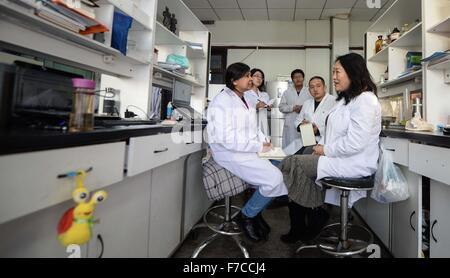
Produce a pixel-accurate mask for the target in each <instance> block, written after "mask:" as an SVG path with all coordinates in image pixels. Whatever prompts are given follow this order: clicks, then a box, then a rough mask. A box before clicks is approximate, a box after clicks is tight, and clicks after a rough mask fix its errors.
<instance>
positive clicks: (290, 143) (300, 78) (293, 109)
mask: <svg viewBox="0 0 450 278" xmlns="http://www.w3.org/2000/svg"><path fill="white" fill-rule="evenodd" d="M291 79H292V86H290V87H289V88H288V89H287V90H286V91H285V92H284V93H283V96H282V97H281V102H280V105H279V108H280V112H281V113H284V115H285V120H284V126H283V143H282V148H283V150H284V152H285V153H286V154H288V155H291V154H294V153H295V152H297V151H298V150H299V149H300V147H301V144H300V135H299V133H298V131H297V126H298V125H296V124H295V119H296V118H297V115H298V114H299V113H300V111H301V110H302V106H303V104H304V103H305V101H306V100H308V99H312V96H311V94H310V93H309V90H308V88H307V87H303V82H304V80H305V73H304V72H303V71H302V70H301V69H296V70H294V71H293V72H292V73H291Z"/></svg>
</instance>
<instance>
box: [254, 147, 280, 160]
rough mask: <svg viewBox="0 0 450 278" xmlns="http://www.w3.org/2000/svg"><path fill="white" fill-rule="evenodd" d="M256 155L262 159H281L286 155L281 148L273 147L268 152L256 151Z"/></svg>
mask: <svg viewBox="0 0 450 278" xmlns="http://www.w3.org/2000/svg"><path fill="white" fill-rule="evenodd" d="M258 156H259V157H260V158H262V159H272V160H282V159H284V158H285V157H286V154H285V153H284V151H283V149H281V148H273V149H272V150H271V151H270V152H267V153H258Z"/></svg>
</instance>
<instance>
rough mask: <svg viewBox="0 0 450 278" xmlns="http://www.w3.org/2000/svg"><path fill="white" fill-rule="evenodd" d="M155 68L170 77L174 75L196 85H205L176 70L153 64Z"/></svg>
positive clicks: (200, 86) (201, 86)
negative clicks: (172, 70)
mask: <svg viewBox="0 0 450 278" xmlns="http://www.w3.org/2000/svg"><path fill="white" fill-rule="evenodd" d="M153 69H154V71H155V72H160V73H162V74H165V75H166V76H170V77H174V78H175V79H178V80H180V81H183V82H186V83H188V84H191V85H193V86H194V87H199V88H203V87H205V86H204V85H202V84H200V83H199V82H198V81H195V80H192V79H190V78H189V77H187V76H183V75H181V74H178V73H175V72H171V71H169V70H166V69H163V68H161V67H159V66H156V65H153Z"/></svg>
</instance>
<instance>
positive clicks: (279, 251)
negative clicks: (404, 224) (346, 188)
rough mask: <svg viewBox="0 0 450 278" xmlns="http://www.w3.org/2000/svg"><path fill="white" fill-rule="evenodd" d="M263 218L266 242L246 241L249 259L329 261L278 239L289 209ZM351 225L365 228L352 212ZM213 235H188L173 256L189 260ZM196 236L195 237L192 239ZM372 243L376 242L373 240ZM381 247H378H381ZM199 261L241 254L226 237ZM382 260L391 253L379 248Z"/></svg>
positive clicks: (334, 218)
mask: <svg viewBox="0 0 450 278" xmlns="http://www.w3.org/2000/svg"><path fill="white" fill-rule="evenodd" d="M244 202H245V200H244V196H243V195H239V196H236V197H233V199H232V204H233V205H237V206H242V204H243V203H244ZM330 208H331V217H330V220H329V222H330V223H336V222H339V221H338V220H339V208H338V207H330ZM263 215H264V219H266V221H267V222H268V223H269V225H270V227H271V229H272V231H271V233H270V235H269V239H268V240H267V241H265V242H261V243H252V242H249V241H248V240H245V238H244V236H242V238H243V239H244V245H245V246H246V247H247V249H248V252H249V253H250V257H252V258H303V257H304V258H328V257H329V256H327V255H325V254H322V253H321V252H320V251H318V250H305V251H302V252H301V254H295V250H296V249H297V248H298V247H299V246H300V245H301V244H302V243H298V244H285V243H283V242H282V241H280V236H281V235H282V234H285V233H287V232H288V231H289V216H288V208H287V207H286V206H284V207H278V208H270V207H269V208H268V209H266V210H265V211H264V213H263ZM352 215H353V219H352V223H353V224H359V225H364V224H362V222H361V221H360V220H359V218H358V217H357V215H355V214H354V213H352ZM211 234H212V231H210V230H209V229H207V228H200V229H197V230H196V232H195V233H192V232H191V234H190V235H188V236H187V237H186V239H185V241H184V242H183V243H182V244H181V246H180V247H179V249H178V250H177V251H176V252H175V253H174V255H173V257H174V258H190V257H191V255H192V253H193V251H194V249H195V248H196V247H197V246H198V245H200V244H201V242H202V241H203V240H205V239H206V238H207V237H208V236H210V235H211ZM192 235H195V236H192ZM375 243H379V242H378V240H377V239H375ZM380 246H381V245H380ZM199 257H201V258H243V255H242V253H241V251H240V249H239V248H238V247H237V245H236V244H235V243H234V241H233V240H232V239H231V238H229V237H225V236H220V237H219V238H217V239H216V240H215V241H214V242H213V243H212V244H210V245H209V246H207V247H206V248H205V249H204V250H203V251H202V252H201V253H200V256H199ZM381 257H382V258H389V257H390V254H389V253H388V252H387V251H386V250H385V249H384V247H382V248H381Z"/></svg>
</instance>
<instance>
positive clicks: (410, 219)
mask: <svg viewBox="0 0 450 278" xmlns="http://www.w3.org/2000/svg"><path fill="white" fill-rule="evenodd" d="M414 214H416V211H413V212H412V213H411V216H410V217H409V225H410V226H411V229H412V230H413V231H414V232H415V231H416V229H415V228H414V227H413V225H412V218H413V216H414Z"/></svg>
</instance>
